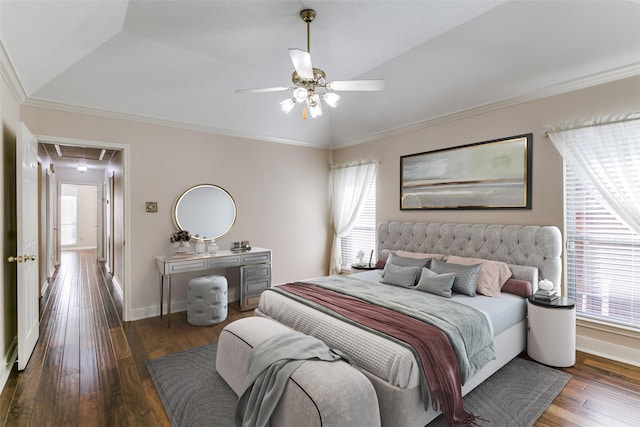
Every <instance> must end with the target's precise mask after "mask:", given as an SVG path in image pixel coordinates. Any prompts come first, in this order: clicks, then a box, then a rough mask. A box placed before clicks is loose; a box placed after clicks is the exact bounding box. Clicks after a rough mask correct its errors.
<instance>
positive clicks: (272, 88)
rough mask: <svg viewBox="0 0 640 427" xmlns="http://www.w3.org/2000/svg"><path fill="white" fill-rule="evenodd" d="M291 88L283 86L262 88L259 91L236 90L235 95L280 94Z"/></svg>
mask: <svg viewBox="0 0 640 427" xmlns="http://www.w3.org/2000/svg"><path fill="white" fill-rule="evenodd" d="M289 89H291V88H288V87H285V86H278V87H263V88H259V89H236V93H263V92H280V91H283V90H289Z"/></svg>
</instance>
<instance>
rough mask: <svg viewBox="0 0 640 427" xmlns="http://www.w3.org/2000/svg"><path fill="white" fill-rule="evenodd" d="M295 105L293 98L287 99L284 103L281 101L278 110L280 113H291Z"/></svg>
mask: <svg viewBox="0 0 640 427" xmlns="http://www.w3.org/2000/svg"><path fill="white" fill-rule="evenodd" d="M295 105H296V100H295V99H293V98H287V99H285V100H284V101H282V102H281V103H280V109H281V110H282V111H284V112H285V113H288V112H289V111H291V110H292V109H293V107H294V106H295Z"/></svg>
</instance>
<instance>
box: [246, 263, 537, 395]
mask: <svg viewBox="0 0 640 427" xmlns="http://www.w3.org/2000/svg"><path fill="white" fill-rule="evenodd" d="M354 277H357V278H359V279H361V280H366V281H368V282H373V283H377V284H380V286H390V285H385V284H382V283H380V271H379V270H377V271H367V272H363V273H358V274H356V275H354ZM415 292H420V291H415ZM456 298H457V297H456ZM474 299H477V300H476V301H472V300H474ZM460 300H461V301H460V302H462V303H466V304H467V305H471V306H474V307H476V308H478V309H479V310H481V311H482V312H484V313H485V315H486V316H487V317H488V318H489V320H490V322H491V323H492V324H494V323H495V324H494V325H493V327H494V336H495V335H496V334H497V333H500V332H502V331H504V330H505V329H507V328H508V327H510V326H513V325H514V324H516V323H518V322H519V321H521V320H522V319H524V317H525V316H526V301H525V300H524V299H523V298H521V297H516V296H515V295H510V294H505V295H504V298H489V297H484V296H482V295H478V296H476V297H473V298H471V297H467V298H462V299H460ZM485 300H493V301H485ZM500 307H503V308H500ZM256 313H257V314H258V315H263V316H267V317H270V318H273V319H274V320H276V321H278V322H280V323H283V324H285V325H287V326H289V327H291V328H293V329H295V330H298V331H300V332H302V333H305V334H309V335H313V336H315V337H317V338H319V339H321V340H323V341H324V342H325V343H327V345H329V346H330V347H332V348H335V349H338V350H341V351H343V352H345V353H347V354H348V355H349V356H350V358H351V361H352V363H354V364H356V365H358V366H360V367H361V368H363V369H365V370H366V371H369V372H370V373H372V374H374V375H376V376H378V377H379V378H381V379H384V380H386V381H387V382H389V383H390V384H392V385H394V386H396V387H400V388H412V387H416V386H418V384H419V377H420V373H419V372H420V371H419V368H418V365H417V362H416V360H415V358H414V356H413V354H412V352H411V351H410V350H408V349H407V348H405V347H403V346H402V345H400V344H397V343H395V342H393V341H391V340H388V339H385V338H383V337H380V336H379V335H376V334H373V333H370V332H367V331H364V330H362V329H361V328H359V327H357V326H353V325H350V324H348V323H345V322H343V321H341V320H339V319H336V318H334V317H332V316H330V315H328V314H325V313H322V312H320V311H317V310H315V309H313V308H310V307H308V306H306V305H304V304H301V303H298V302H296V301H294V300H292V299H290V298H288V297H286V296H284V295H281V294H279V293H276V292H269V291H267V292H264V293H263V294H262V297H261V299H260V303H259V306H258V308H257V310H256ZM504 313H510V314H504ZM507 322H510V324H507ZM496 326H497V327H498V332H496Z"/></svg>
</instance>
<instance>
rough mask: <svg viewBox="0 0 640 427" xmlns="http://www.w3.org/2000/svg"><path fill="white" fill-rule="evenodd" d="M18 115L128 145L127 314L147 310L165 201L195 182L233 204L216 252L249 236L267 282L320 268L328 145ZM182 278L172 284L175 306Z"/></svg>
mask: <svg viewBox="0 0 640 427" xmlns="http://www.w3.org/2000/svg"><path fill="white" fill-rule="evenodd" d="M22 114H23V120H24V121H25V123H26V124H27V126H28V127H29V128H30V129H31V131H32V132H33V133H34V134H35V135H41V136H42V135H46V136H50V137H51V136H53V137H57V138H73V139H81V140H91V141H103V142H111V143H118V144H128V145H129V146H130V159H129V161H130V165H131V170H130V177H129V178H130V186H131V187H130V194H129V195H128V200H129V203H130V212H131V224H129V225H130V231H131V238H130V241H128V242H126V244H127V245H128V246H129V251H130V254H131V266H130V267H131V271H130V276H129V277H130V280H131V283H130V284H126V283H125V284H124V286H125V287H126V286H130V290H129V291H130V296H131V298H130V301H129V304H130V307H131V311H132V318H133V319H135V318H139V317H146V316H150V315H157V311H156V310H157V306H158V304H159V298H160V295H159V286H158V273H157V272H156V270H155V267H154V257H155V256H156V255H161V254H164V253H166V252H170V251H171V248H170V245H169V235H170V234H171V233H172V232H173V231H174V225H173V222H172V217H171V209H172V206H173V203H174V201H175V199H176V197H177V196H179V195H180V194H181V192H182V191H184V190H185V189H187V188H188V187H190V186H192V185H195V184H200V183H212V184H216V185H219V186H221V187H223V188H225V189H226V190H227V191H229V193H230V194H231V195H232V196H233V198H234V199H235V201H236V204H237V207H238V218H237V221H236V225H235V227H234V228H233V229H232V230H231V232H230V233H229V234H228V235H227V236H225V237H223V238H222V239H221V240H220V241H219V242H218V245H219V246H220V247H221V248H226V247H229V246H230V244H231V242H232V241H237V240H249V241H250V242H251V244H252V245H253V246H257V247H265V248H269V249H272V251H273V269H272V271H273V282H274V283H281V282H285V281H290V280H295V279H300V278H304V277H312V276H319V275H323V274H326V272H327V259H328V257H327V246H328V243H327V235H328V220H327V219H328V217H329V213H328V209H329V207H328V193H327V191H328V185H327V181H328V163H329V151H328V150H321V149H315V148H308V147H299V146H291V145H283V144H276V143H265V142H263V141H255V140H250V139H243V138H235V137H229V136H222V135H216V134H211V133H206V132H199V131H193V130H186V129H180V128H175V127H165V126H158V125H149V124H143V123H138V122H131V121H125V120H117V119H108V118H100V117H95V116H90V115H82V114H75V113H68V112H60V111H54V110H47V109H42V108H34V107H23V110H22ZM124 173H126V171H125V172H124ZM125 192H126V189H125ZM125 200H127V195H126V194H125ZM146 201H156V202H158V213H146V212H145V202H146ZM188 278H189V276H188V275H184V276H176V278H175V279H174V281H173V285H174V286H173V295H174V298H173V300H174V301H177V302H178V305H176V308H180V305H179V303H180V301H185V300H186V282H187V280H188ZM232 295H233V294H232Z"/></svg>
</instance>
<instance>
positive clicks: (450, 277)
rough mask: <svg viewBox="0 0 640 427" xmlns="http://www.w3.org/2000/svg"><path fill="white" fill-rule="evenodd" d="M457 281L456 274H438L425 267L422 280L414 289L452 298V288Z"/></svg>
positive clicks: (421, 276) (421, 275)
mask: <svg viewBox="0 0 640 427" xmlns="http://www.w3.org/2000/svg"><path fill="white" fill-rule="evenodd" d="M455 279H456V275H455V273H444V274H438V273H435V272H433V271H431V270H429V269H428V268H426V267H424V268H423V269H422V273H421V274H420V280H419V281H418V284H417V285H416V287H415V288H414V289H417V290H419V291H422V292H429V293H430V294H434V295H440V296H441V297H446V298H451V297H452V296H453V295H452V294H451V287H452V286H453V281H454V280H455Z"/></svg>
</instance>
